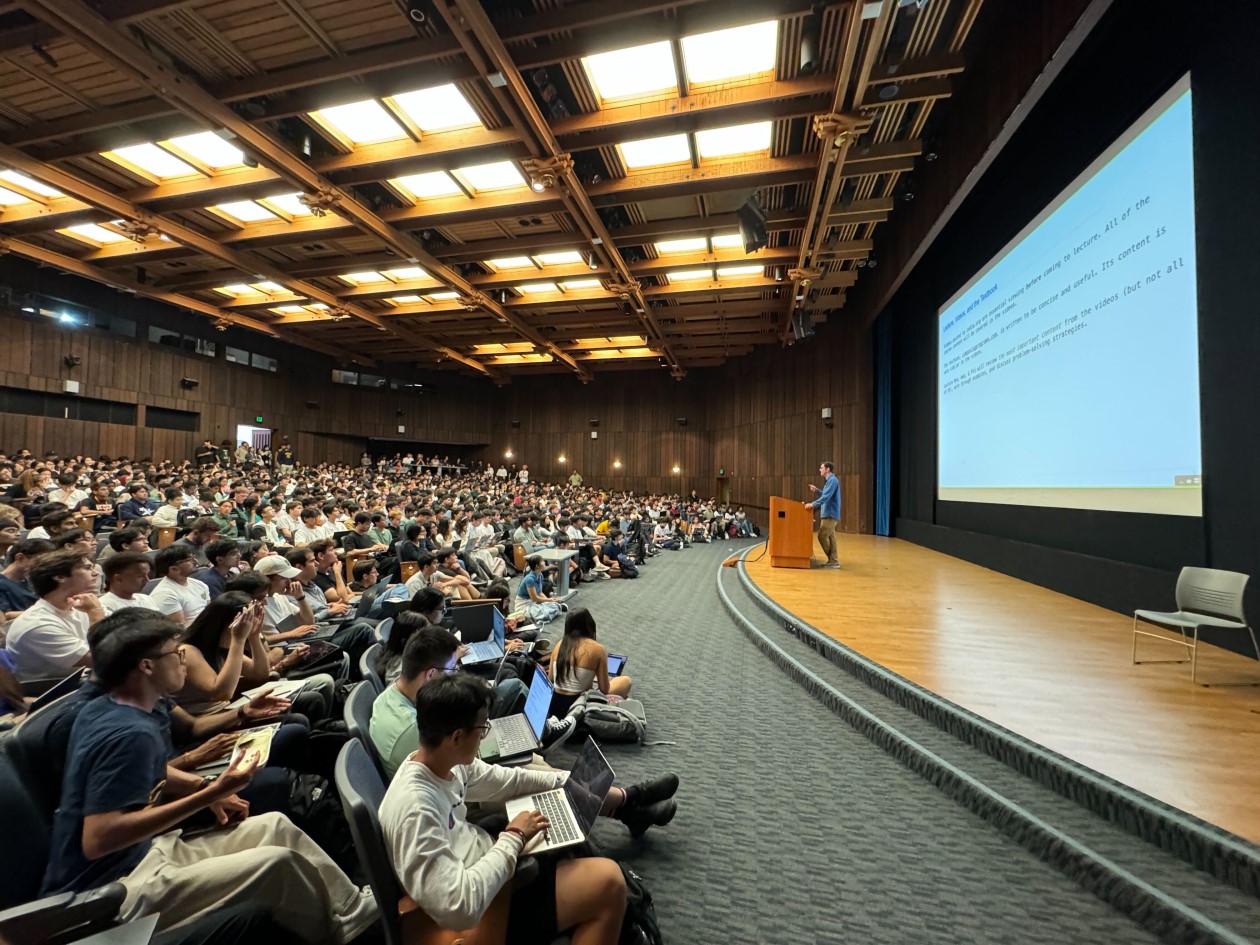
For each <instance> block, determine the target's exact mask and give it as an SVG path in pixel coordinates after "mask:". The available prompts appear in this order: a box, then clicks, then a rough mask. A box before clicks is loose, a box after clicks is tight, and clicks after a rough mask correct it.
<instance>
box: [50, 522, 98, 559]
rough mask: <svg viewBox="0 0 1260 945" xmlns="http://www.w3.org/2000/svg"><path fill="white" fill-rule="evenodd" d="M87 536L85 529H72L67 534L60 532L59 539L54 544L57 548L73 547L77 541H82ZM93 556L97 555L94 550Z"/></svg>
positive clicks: (53, 541)
mask: <svg viewBox="0 0 1260 945" xmlns="http://www.w3.org/2000/svg"><path fill="white" fill-rule="evenodd" d="M85 535H87V532H85V531H84V530H83V529H81V528H72V529H70V530H69V531H67V532H60V533H59V534H58V535H57V537H56V538H54V539H53V540H52V543H53V545H54V546H55V547H57V548H65V547H66V546H68V545H73V544H74V543H75V542H77V541H82V540H83V538H84V536H85ZM89 537H90V536H89ZM93 554H95V550H93Z"/></svg>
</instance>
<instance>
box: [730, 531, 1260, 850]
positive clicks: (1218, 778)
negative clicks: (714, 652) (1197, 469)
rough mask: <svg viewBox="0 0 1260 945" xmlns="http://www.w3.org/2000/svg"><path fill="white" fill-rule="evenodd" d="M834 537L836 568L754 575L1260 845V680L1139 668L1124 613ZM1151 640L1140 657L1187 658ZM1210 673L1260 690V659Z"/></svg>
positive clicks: (924, 671)
mask: <svg viewBox="0 0 1260 945" xmlns="http://www.w3.org/2000/svg"><path fill="white" fill-rule="evenodd" d="M836 537H837V539H838V540H839V557H840V562H841V569H840V570H838V571H827V570H817V569H815V570H810V571H804V570H793V569H788V568H772V567H770V558H769V556H768V555H767V556H765V557H763V558H762V559H761V560H760V561H758V562H756V563H753V564H750V565H749V566H748V572H749V575H750V576H751V577H752V579H753V580H754V581H755V582H756V583H757V585H758V586H759V587H761V589H762V590H763V591H765V592H766V593H767V594H768V595H769V596H770V597H772V598H774V600H775V601H777V602H778V603H779V604H780V605H781V606H783V607H785V608H786V609H788V610H790V611H791V612H792V613H794V614H796V615H797V616H798V617H800V618H801V619H803V620H805V621H806V622H808V623H810V624H811V625H813V626H815V627H817V628H818V629H819V630H822V631H823V632H825V633H827V634H828V635H830V636H831V637H833V638H835V639H836V640H839V641H840V642H842V643H844V644H845V645H846V646H849V647H851V648H852V649H854V650H857V651H858V652H859V653H862V654H863V655H864V656H867V657H869V658H870V659H872V660H874V661H876V662H878V663H880V664H881V665H883V666H885V667H887V668H888V669H891V670H892V671H894V672H896V673H898V674H900V675H902V676H904V677H906V678H908V679H910V680H913V681H914V682H916V683H918V684H919V685H921V686H924V687H926V688H928V689H931V690H932V691H933V692H936V693H938V694H940V695H942V696H944V697H945V698H947V699H949V700H950V701H952V702H955V703H957V704H959V705H961V706H964V707H966V708H968V709H970V710H971V711H973V712H975V713H976V714H978V715H981V716H984V717H985V718H987V719H989V720H990V721H993V722H996V723H998V724H999V725H1002V726H1004V727H1006V728H1008V729H1010V730H1012V731H1014V732H1017V733H1019V734H1020V735H1023V736H1024V737H1026V738H1029V739H1032V740H1034V741H1036V742H1038V743H1040V744H1042V745H1045V746H1046V747H1048V748H1051V749H1053V750H1054V751H1057V752H1059V753H1060V754H1062V755H1066V756H1067V757H1069V758H1072V759H1074V760H1075V761H1078V762H1081V763H1082V764H1085V765H1088V766H1089V767H1091V768H1093V769H1094V770H1095V771H1099V772H1102V773H1103V774H1106V775H1108V776H1109V777H1112V778H1114V779H1116V780H1117V781H1120V782H1122V783H1124V784H1127V785H1130V786H1131V787H1135V788H1137V789H1139V790H1141V791H1143V792H1145V793H1147V794H1149V795H1151V796H1153V797H1156V798H1159V799H1160V800H1162V801H1164V802H1166V803H1168V804H1172V805H1173V806H1175V807H1179V808H1181V809H1182V810H1185V811H1188V812H1189V813H1191V814H1194V815H1195V816H1197V817H1200V818H1202V819H1203V820H1206V821H1208V822H1210V823H1213V824H1216V825H1218V826H1221V827H1224V828H1225V829H1227V830H1230V831H1232V832H1233V833H1235V834H1238V835H1239V836H1241V837H1245V838H1246V839H1248V840H1251V841H1253V842H1256V843H1260V805H1257V804H1256V802H1255V781H1256V775H1257V770H1258V768H1260V686H1254V685H1220V686H1217V685H1212V686H1209V687H1204V686H1201V685H1200V686H1192V685H1191V683H1190V666H1189V664H1188V663H1182V664H1177V663H1162V664H1150V663H1147V664H1142V665H1136V666H1135V665H1133V664H1132V663H1130V654H1131V647H1132V643H1131V640H1132V637H1131V632H1132V621H1131V618H1127V617H1125V616H1123V615H1122V614H1117V613H1113V612H1112V611H1109V610H1104V609H1103V608H1101V607H1095V606H1094V605H1092V604H1086V603H1084V602H1082V601H1079V600H1076V599H1074V598H1071V597H1066V596H1064V595H1062V594H1058V593H1055V592H1054V591H1049V590H1046V589H1045V588H1042V587H1038V586H1036V585H1034V584H1028V583H1026V582H1024V581H1020V580H1017V579H1015V578H1012V577H1007V576H1006V575H1004V574H998V573H997V572H996V571H990V570H988V569H986V568H982V567H979V566H978V565H974V564H969V563H967V562H965V561H962V560H959V559H957V558H951V557H949V556H947V555H943V554H938V553H937V552H934V551H929V550H927V549H926V548H921V547H919V546H918V545H914V544H910V543H909V542H905V541H900V540H897V539H891V538H876V537H873V536H868V535H837V536H836ZM815 554H816V555H817V556H818V558H819V560H822V557H823V556H822V552H821V551H820V550H819V549H818V548H817V545H815ZM754 557H755V555H754ZM1169 590H1170V593H1169V604H1171V600H1172V594H1171V588H1170V589H1169ZM1160 606H1162V605H1161V602H1158V601H1155V602H1152V603H1151V607H1152V608H1158V607H1160ZM1140 640H1141V642H1139V644H1138V645H1139V651H1138V653H1139V656H1142V655H1148V656H1150V657H1152V658H1154V657H1161V656H1162V657H1174V656H1177V655H1178V652H1179V648H1177V647H1174V646H1172V645H1169V644H1162V643H1159V642H1158V641H1155V640H1149V639H1145V638H1140ZM1165 651H1166V652H1165ZM1199 679H1200V680H1207V681H1209V682H1211V683H1213V684H1216V683H1221V684H1224V683H1258V684H1260V664H1258V663H1257V662H1256V661H1255V660H1252V659H1249V658H1247V657H1243V656H1239V655H1237V654H1235V653H1230V652H1229V651H1226V650H1222V649H1220V648H1218V647H1212V646H1206V645H1204V646H1202V647H1200V649H1199Z"/></svg>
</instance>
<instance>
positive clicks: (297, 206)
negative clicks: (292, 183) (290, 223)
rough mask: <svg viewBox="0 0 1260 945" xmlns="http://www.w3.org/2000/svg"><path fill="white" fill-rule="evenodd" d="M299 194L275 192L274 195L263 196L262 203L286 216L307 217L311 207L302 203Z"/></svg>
mask: <svg viewBox="0 0 1260 945" xmlns="http://www.w3.org/2000/svg"><path fill="white" fill-rule="evenodd" d="M301 196H302V195H301V194H276V195H275V196H274V197H263V198H262V203H263V204H264V205H265V206H268V207H275V208H276V209H277V210H279V211H280V212H281V213H283V214H285V215H286V216H290V217H309V216H310V215H311V208H310V207H308V206H307V205H306V204H304V203H302V201H301V200H300V199H299V198H300V197H301Z"/></svg>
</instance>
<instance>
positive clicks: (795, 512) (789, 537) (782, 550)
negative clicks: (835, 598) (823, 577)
mask: <svg viewBox="0 0 1260 945" xmlns="http://www.w3.org/2000/svg"><path fill="white" fill-rule="evenodd" d="M813 557H814V513H813V510H812V509H807V508H805V504H804V503H803V502H797V501H794V500H792V499H785V498H783V497H782V496H777V495H773V496H771V497H770V565H771V566H772V567H775V568H808V567H809V565H810V562H811V561H812V560H813Z"/></svg>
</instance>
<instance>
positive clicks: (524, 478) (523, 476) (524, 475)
mask: <svg viewBox="0 0 1260 945" xmlns="http://www.w3.org/2000/svg"><path fill="white" fill-rule="evenodd" d="M516 481H517V482H519V483H521V484H522V485H523V484H525V483H527V482H529V470H528V469H522V470H521V471H520V472H518V473H517V474H516Z"/></svg>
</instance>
